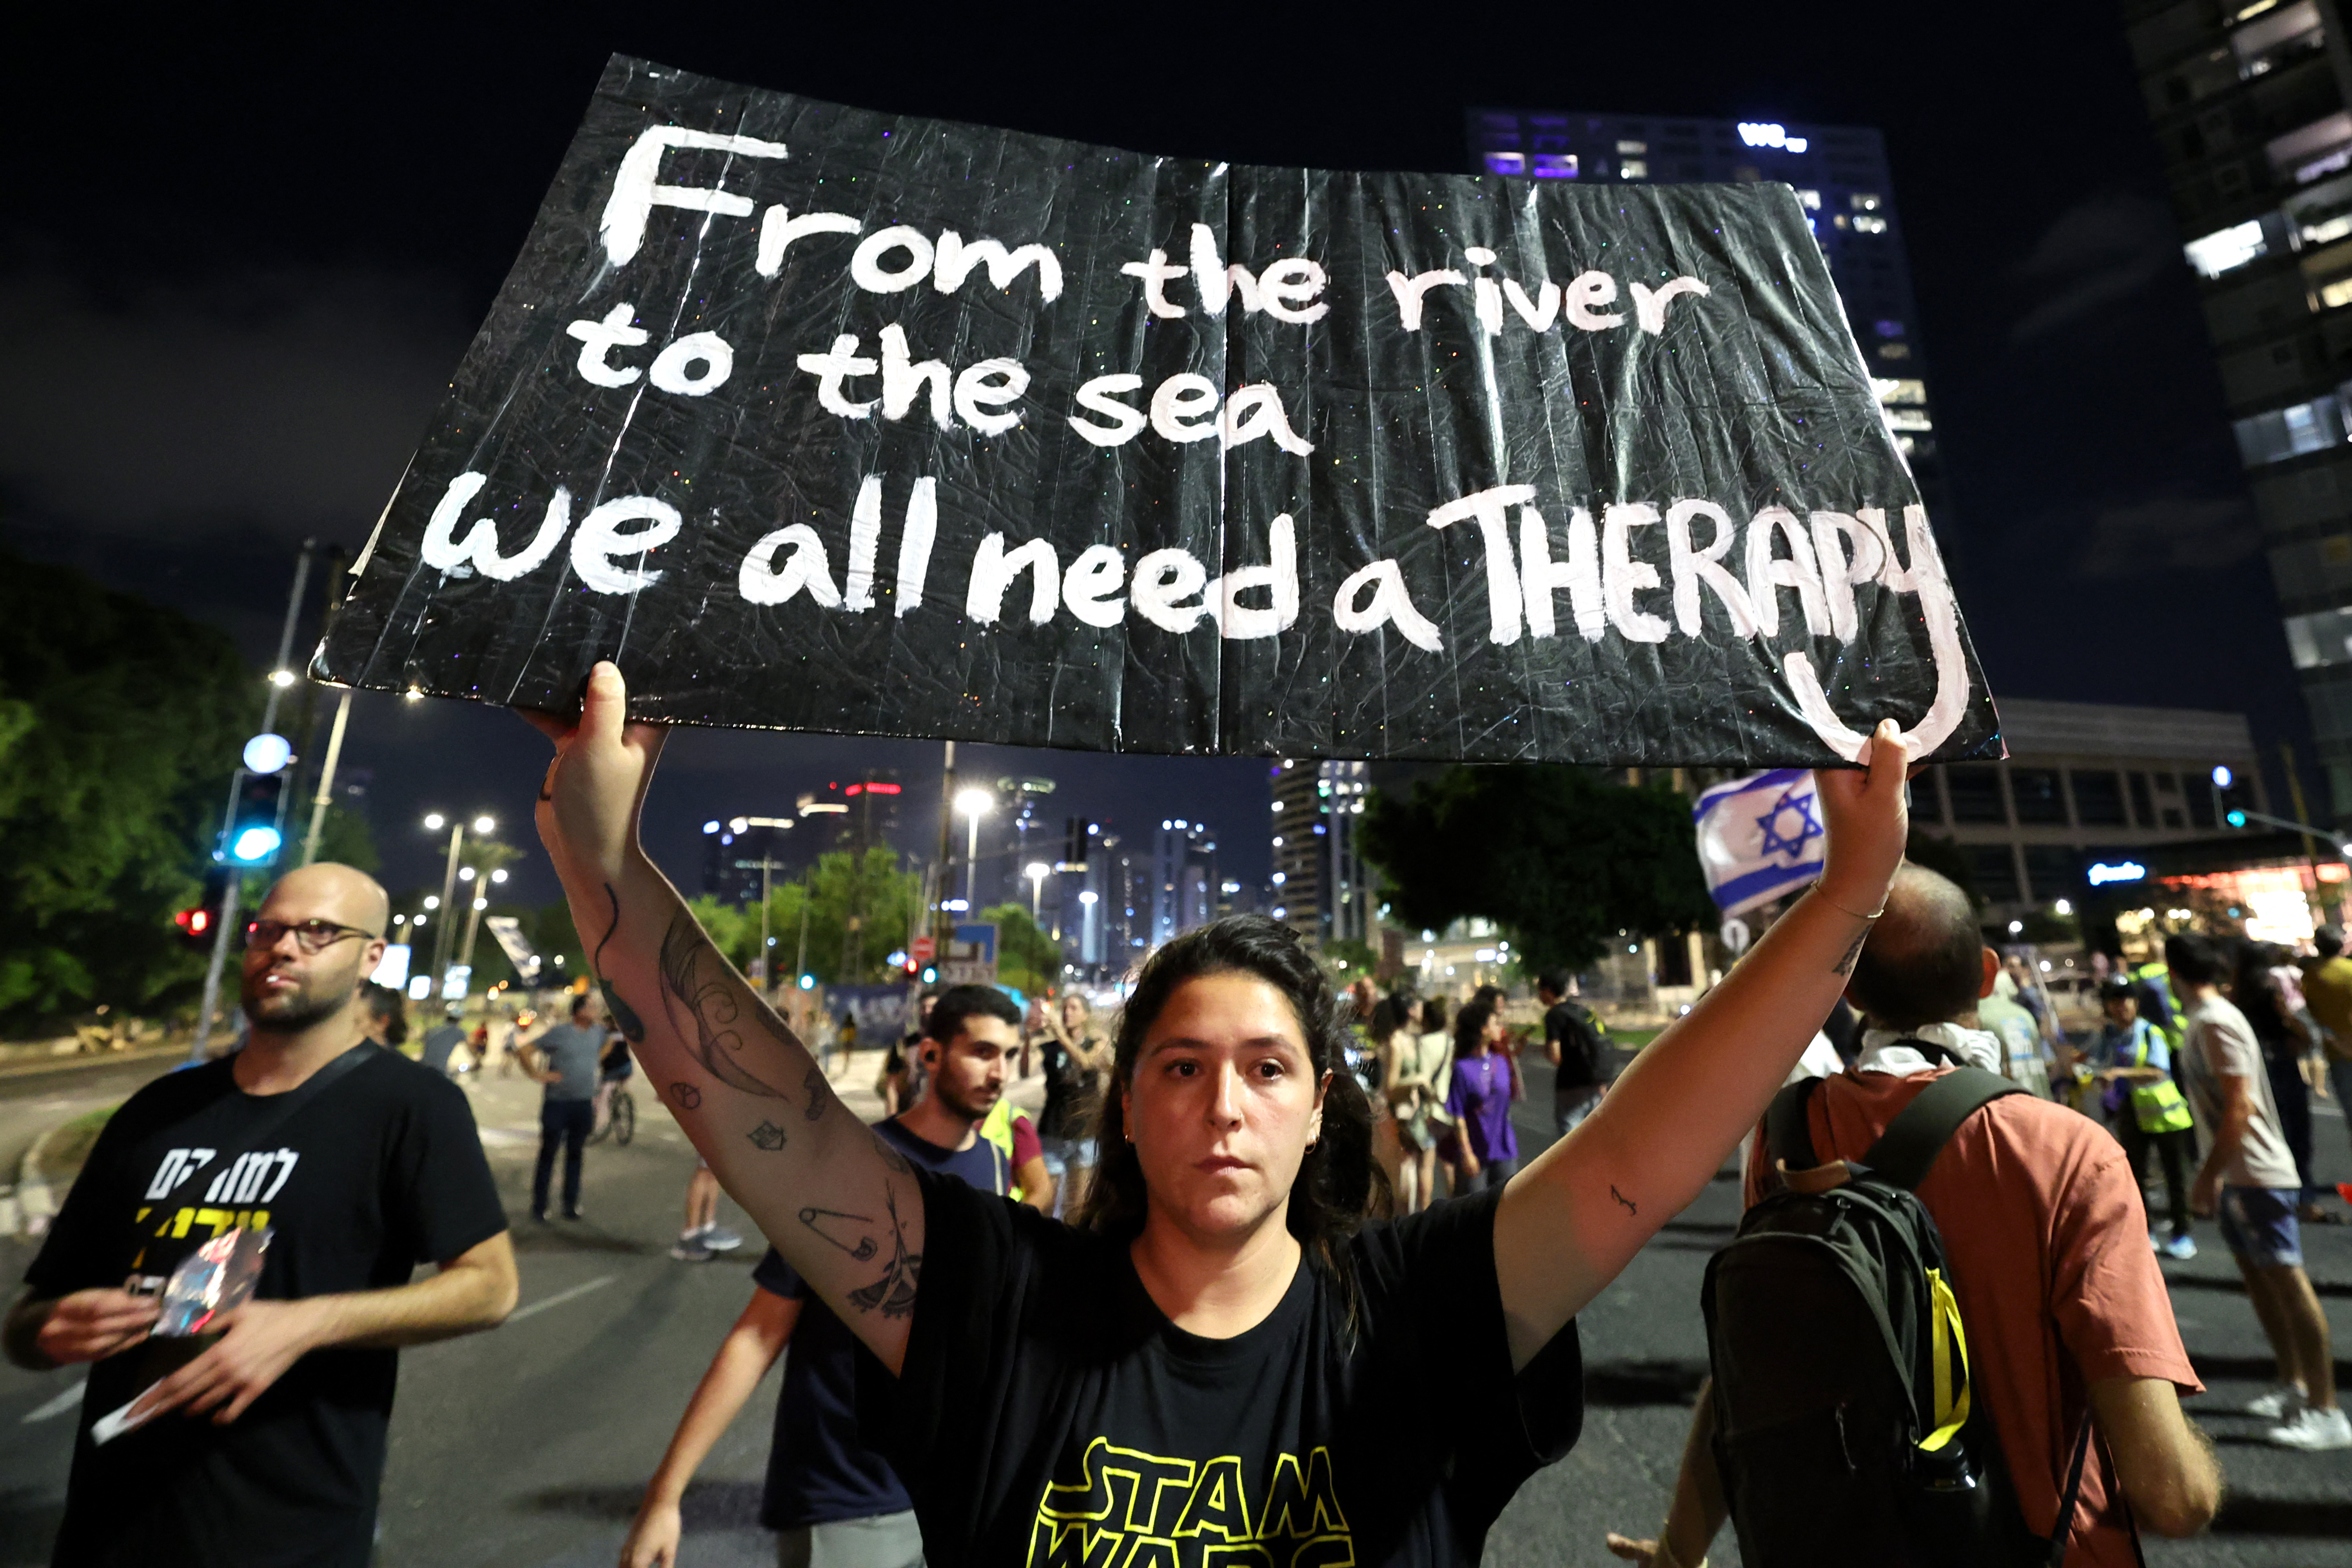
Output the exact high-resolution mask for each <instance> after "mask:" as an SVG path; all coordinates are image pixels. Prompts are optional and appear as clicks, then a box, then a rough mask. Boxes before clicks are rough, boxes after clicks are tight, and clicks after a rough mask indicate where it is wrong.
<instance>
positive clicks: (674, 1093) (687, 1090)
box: [669, 1083, 702, 1110]
mask: <svg viewBox="0 0 2352 1568" xmlns="http://www.w3.org/2000/svg"><path fill="white" fill-rule="evenodd" d="M669 1100H670V1103H671V1104H672V1105H675V1106H677V1108H678V1109H679V1110H693V1109H694V1108H695V1107H696V1106H698V1105H700V1104H701V1103H702V1091H701V1090H700V1089H697V1088H695V1087H694V1085H692V1084H690V1083H674V1084H672V1085H670V1086H669Z"/></svg>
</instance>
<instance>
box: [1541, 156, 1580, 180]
mask: <svg viewBox="0 0 2352 1568" xmlns="http://www.w3.org/2000/svg"><path fill="white" fill-rule="evenodd" d="M1535 176H1536V178H1537V179H1538V180H1572V179H1574V178H1576V154H1575V153H1537V154H1536V155H1535Z"/></svg>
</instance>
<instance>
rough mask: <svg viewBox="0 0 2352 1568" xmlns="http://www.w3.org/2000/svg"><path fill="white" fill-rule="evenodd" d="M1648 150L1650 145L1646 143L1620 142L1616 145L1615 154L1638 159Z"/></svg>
mask: <svg viewBox="0 0 2352 1568" xmlns="http://www.w3.org/2000/svg"><path fill="white" fill-rule="evenodd" d="M1649 150H1650V144H1649V143H1648V142H1618V143H1617V152H1618V154H1619V155H1620V156H1622V155H1624V154H1626V153H1632V154H1633V156H1635V157H1637V158H1638V157H1640V156H1641V155H1642V154H1643V153H1646V152H1648V151H1649Z"/></svg>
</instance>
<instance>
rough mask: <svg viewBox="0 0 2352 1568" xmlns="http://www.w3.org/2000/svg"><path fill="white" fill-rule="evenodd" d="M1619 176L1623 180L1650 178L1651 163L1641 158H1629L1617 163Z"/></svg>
mask: <svg viewBox="0 0 2352 1568" xmlns="http://www.w3.org/2000/svg"><path fill="white" fill-rule="evenodd" d="M1617 177H1618V178H1619V179H1621V180H1645V179H1648V178H1649V177H1650V165H1649V164H1648V163H1644V162H1643V161H1642V160H1641V159H1639V158H1628V159H1626V160H1625V161H1624V162H1623V163H1620V164H1618V165H1617Z"/></svg>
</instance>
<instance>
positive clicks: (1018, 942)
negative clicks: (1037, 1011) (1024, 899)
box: [980, 904, 1062, 996]
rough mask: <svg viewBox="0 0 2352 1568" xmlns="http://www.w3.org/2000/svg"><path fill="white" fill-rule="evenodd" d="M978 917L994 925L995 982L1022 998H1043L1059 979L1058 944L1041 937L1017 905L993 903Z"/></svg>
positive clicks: (1060, 958)
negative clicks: (1007, 987)
mask: <svg viewBox="0 0 2352 1568" xmlns="http://www.w3.org/2000/svg"><path fill="white" fill-rule="evenodd" d="M980 918H981V919H982V920H984V921H995V922H996V979H997V983H998V984H1003V985H1009V986H1011V987H1012V988H1013V990H1015V991H1018V992H1020V993H1022V994H1024V995H1026V996H1043V995H1044V994H1045V993H1046V992H1048V991H1050V990H1052V989H1053V988H1054V987H1055V985H1058V984H1061V980H1062V944H1061V943H1060V942H1055V940H1054V939H1053V938H1052V937H1050V936H1048V935H1046V934H1045V931H1044V930H1043V928H1041V927H1040V926H1039V925H1038V924H1037V922H1036V921H1034V920H1033V919H1031V918H1030V915H1029V911H1028V910H1026V909H1025V908H1024V907H1023V906H1021V905H1019V904H997V905H995V906H993V907H992V908H989V909H985V910H981V912H980Z"/></svg>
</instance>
